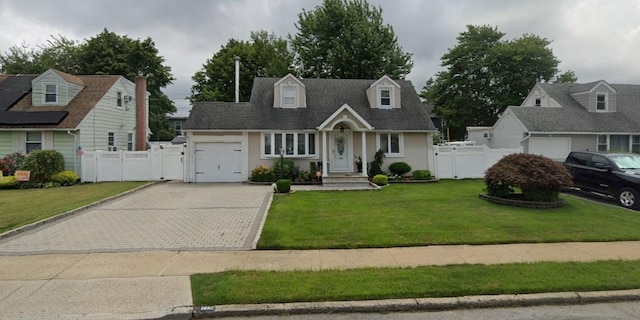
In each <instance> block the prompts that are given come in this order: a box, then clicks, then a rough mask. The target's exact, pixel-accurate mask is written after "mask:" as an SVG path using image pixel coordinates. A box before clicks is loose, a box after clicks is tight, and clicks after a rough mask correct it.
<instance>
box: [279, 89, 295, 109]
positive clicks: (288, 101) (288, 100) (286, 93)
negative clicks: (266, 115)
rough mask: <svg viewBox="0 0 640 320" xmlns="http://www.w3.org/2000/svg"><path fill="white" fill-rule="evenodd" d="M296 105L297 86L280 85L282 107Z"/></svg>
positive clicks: (293, 106)
mask: <svg viewBox="0 0 640 320" xmlns="http://www.w3.org/2000/svg"><path fill="white" fill-rule="evenodd" d="M297 106H298V86H295V85H284V86H282V107H283V108H295V107H297Z"/></svg>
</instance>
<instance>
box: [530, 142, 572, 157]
mask: <svg viewBox="0 0 640 320" xmlns="http://www.w3.org/2000/svg"><path fill="white" fill-rule="evenodd" d="M569 152H571V138H569V137H531V138H529V153H532V154H539V155H543V156H545V157H547V158H551V159H553V160H556V161H564V159H566V158H567V155H568V154H569Z"/></svg>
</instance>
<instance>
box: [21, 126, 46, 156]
mask: <svg viewBox="0 0 640 320" xmlns="http://www.w3.org/2000/svg"><path fill="white" fill-rule="evenodd" d="M29 132H40V141H39V142H38V141H29V140H28V135H27V132H25V133H24V153H25V154H26V153H27V149H28V148H27V145H29V144H37V143H40V149H43V147H44V132H43V131H29Z"/></svg>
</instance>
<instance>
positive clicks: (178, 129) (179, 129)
mask: <svg viewBox="0 0 640 320" xmlns="http://www.w3.org/2000/svg"><path fill="white" fill-rule="evenodd" d="M173 128H174V129H175V130H176V135H179V136H182V135H183V134H182V122H181V121H176V122H174V123H173Z"/></svg>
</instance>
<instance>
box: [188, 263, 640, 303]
mask: <svg viewBox="0 0 640 320" xmlns="http://www.w3.org/2000/svg"><path fill="white" fill-rule="evenodd" d="M191 283H192V294H193V302H194V304H195V305H198V306H207V305H209V306H210V305H221V304H245V303H284V302H303V301H345V300H371V299H400V298H427V297H453V296H465V295H491V294H525V293H540V292H565V291H572V292H573V291H600V290H624V289H635V288H640V261H619V260H613V261H598V262H588V263H583V262H565V263H554V262H540V263H531V264H503V265H489V266H485V265H452V266H446V267H442V266H432V267H417V268H380V269H371V268H370V269H352V270H342V271H340V270H329V271H291V272H276V271H226V272H221V273H216V274H196V275H192V276H191Z"/></svg>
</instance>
